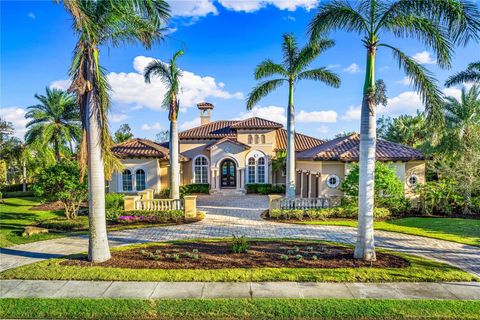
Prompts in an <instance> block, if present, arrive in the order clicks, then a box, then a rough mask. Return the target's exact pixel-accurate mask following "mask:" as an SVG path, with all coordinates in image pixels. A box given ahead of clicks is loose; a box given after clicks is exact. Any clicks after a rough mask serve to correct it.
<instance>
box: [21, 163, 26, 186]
mask: <svg viewBox="0 0 480 320" xmlns="http://www.w3.org/2000/svg"><path fill="white" fill-rule="evenodd" d="M22 184H23V185H22V191H23V192H27V165H26V164H25V160H22Z"/></svg>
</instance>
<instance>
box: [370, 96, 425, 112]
mask: <svg viewBox="0 0 480 320" xmlns="http://www.w3.org/2000/svg"><path fill="white" fill-rule="evenodd" d="M423 109H424V107H423V103H422V100H421V99H420V97H419V95H418V94H417V93H416V92H415V91H405V92H402V93H400V94H399V95H398V96H396V97H393V98H390V99H388V104H387V106H386V107H383V106H379V107H378V108H377V112H378V114H386V115H389V116H392V117H397V116H399V115H402V114H409V115H415V114H416V113H417V110H420V111H423Z"/></svg>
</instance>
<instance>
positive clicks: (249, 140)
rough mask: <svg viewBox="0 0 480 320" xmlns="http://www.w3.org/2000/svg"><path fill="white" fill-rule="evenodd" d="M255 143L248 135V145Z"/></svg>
mask: <svg viewBox="0 0 480 320" xmlns="http://www.w3.org/2000/svg"><path fill="white" fill-rule="evenodd" d="M252 143H253V137H252V135H251V134H249V135H248V144H252Z"/></svg>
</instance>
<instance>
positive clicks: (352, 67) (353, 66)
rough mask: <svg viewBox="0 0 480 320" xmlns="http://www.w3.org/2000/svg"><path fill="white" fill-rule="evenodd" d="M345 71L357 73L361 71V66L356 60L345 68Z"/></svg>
mask: <svg viewBox="0 0 480 320" xmlns="http://www.w3.org/2000/svg"><path fill="white" fill-rule="evenodd" d="M343 71H345V72H348V73H357V72H360V66H359V65H358V64H356V63H355V62H354V63H352V64H351V65H349V66H348V67H346V68H345V69H343Z"/></svg>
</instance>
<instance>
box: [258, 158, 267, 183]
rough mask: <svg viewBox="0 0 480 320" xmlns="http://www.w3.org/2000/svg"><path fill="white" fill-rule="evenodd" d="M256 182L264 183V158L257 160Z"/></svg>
mask: <svg viewBox="0 0 480 320" xmlns="http://www.w3.org/2000/svg"><path fill="white" fill-rule="evenodd" d="M257 182H258V183H265V158H263V157H262V158H259V159H258V160H257Z"/></svg>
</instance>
